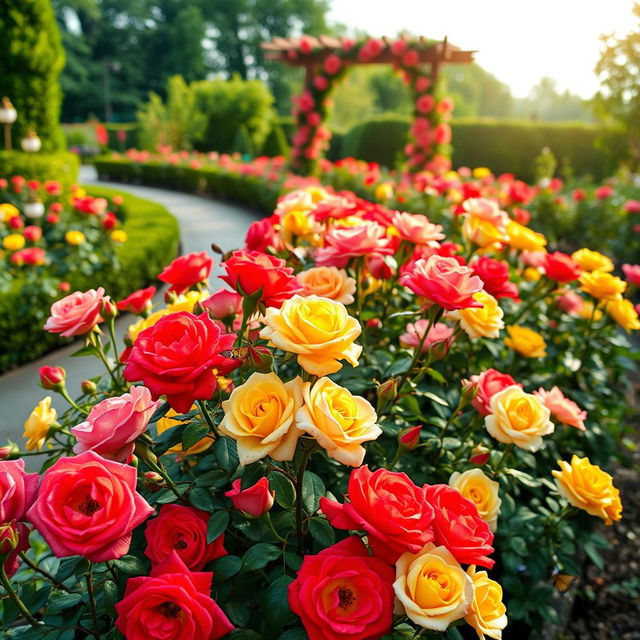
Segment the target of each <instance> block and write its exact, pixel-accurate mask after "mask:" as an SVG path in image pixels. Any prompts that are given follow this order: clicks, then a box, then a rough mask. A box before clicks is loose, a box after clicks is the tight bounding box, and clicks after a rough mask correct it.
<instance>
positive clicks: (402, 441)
mask: <svg viewBox="0 0 640 640" xmlns="http://www.w3.org/2000/svg"><path fill="white" fill-rule="evenodd" d="M421 430H422V425H421V424H419V425H416V426H415V427H409V428H408V429H404V430H403V431H401V432H400V433H399V434H398V444H399V445H400V447H402V448H403V449H405V450H406V451H411V450H413V449H415V448H416V447H417V446H418V445H419V444H420V431H421Z"/></svg>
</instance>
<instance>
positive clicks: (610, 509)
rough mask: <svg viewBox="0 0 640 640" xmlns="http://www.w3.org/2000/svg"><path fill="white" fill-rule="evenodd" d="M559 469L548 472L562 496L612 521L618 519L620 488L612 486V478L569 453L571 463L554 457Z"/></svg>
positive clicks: (607, 521)
mask: <svg viewBox="0 0 640 640" xmlns="http://www.w3.org/2000/svg"><path fill="white" fill-rule="evenodd" d="M558 464H559V465H560V469H561V471H552V472H551V473H552V474H553V475H554V477H555V479H556V483H557V485H558V490H559V491H560V494H561V495H563V496H564V497H565V498H566V499H567V500H568V501H569V502H570V503H571V504H572V505H573V506H574V507H578V509H584V510H585V511H586V512H587V513H590V514H591V515H592V516H597V517H598V518H602V519H603V520H604V522H605V524H612V523H613V522H614V521H615V520H620V518H622V503H621V502H620V491H618V489H616V488H615V487H614V486H613V478H612V477H611V476H610V475H609V474H608V473H606V472H605V471H603V470H602V469H601V468H600V467H599V466H598V465H595V464H591V463H590V462H589V459H588V458H578V456H573V457H572V458H571V464H569V463H568V462H565V461H564V460H558Z"/></svg>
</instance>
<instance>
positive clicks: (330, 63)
mask: <svg viewBox="0 0 640 640" xmlns="http://www.w3.org/2000/svg"><path fill="white" fill-rule="evenodd" d="M323 68H324V70H325V73H326V74H327V75H328V76H335V75H336V73H338V71H340V69H342V60H341V59H340V56H337V55H336V54H335V53H332V54H331V55H329V56H327V57H326V59H325V61H324V65H323Z"/></svg>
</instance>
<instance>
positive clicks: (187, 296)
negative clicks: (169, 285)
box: [167, 291, 211, 313]
mask: <svg viewBox="0 0 640 640" xmlns="http://www.w3.org/2000/svg"><path fill="white" fill-rule="evenodd" d="M210 296H211V294H210V293H209V292H208V291H187V293H183V294H182V295H180V296H178V297H177V298H176V299H175V300H174V302H172V303H171V304H169V305H167V313H179V312H180V311H188V312H189V313H193V310H194V308H195V306H196V303H198V302H203V301H204V300H206V299H207V298H208V297H210Z"/></svg>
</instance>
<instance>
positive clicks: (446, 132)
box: [433, 122, 451, 144]
mask: <svg viewBox="0 0 640 640" xmlns="http://www.w3.org/2000/svg"><path fill="white" fill-rule="evenodd" d="M433 140H434V142H435V143H436V144H449V143H450V142H451V126H450V125H448V124H447V123H446V122H441V123H440V124H439V125H438V126H437V127H436V128H435V129H434V130H433Z"/></svg>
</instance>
